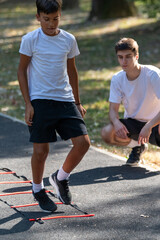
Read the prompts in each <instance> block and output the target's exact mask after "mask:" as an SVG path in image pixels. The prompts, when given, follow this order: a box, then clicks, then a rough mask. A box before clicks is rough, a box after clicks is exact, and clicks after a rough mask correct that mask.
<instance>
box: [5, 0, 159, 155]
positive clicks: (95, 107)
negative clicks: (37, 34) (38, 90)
mask: <svg viewBox="0 0 160 240" xmlns="http://www.w3.org/2000/svg"><path fill="white" fill-rule="evenodd" d="M89 9H90V1H89V0H88V1H85V0H82V3H81V7H80V9H78V10H74V11H64V12H62V21H61V28H63V29H65V30H67V31H69V32H71V33H73V34H74V35H75V36H76V38H77V41H78V45H79V48H80V52H81V55H80V56H79V57H77V59H76V63H77V68H78V72H79V80H80V93H81V101H82V103H83V105H84V107H85V108H86V109H87V114H86V117H85V121H86V125H87V128H88V132H89V135H90V138H91V141H92V144H94V145H96V146H99V147H105V148H107V149H109V150H110V151H112V152H115V153H119V154H122V155H126V154H127V152H125V150H122V149H120V148H113V147H109V146H107V145H105V144H103V143H102V141H101V137H100V130H101V128H102V127H103V126H104V125H105V124H106V123H107V122H108V107H109V103H108V96H109V86H110V80H111V78H112V76H113V74H114V73H115V72H116V71H118V70H120V68H119V66H118V63H117V59H116V56H115V52H114V45H115V43H116V41H118V40H119V38H121V37H124V36H127V37H133V38H135V39H136V40H137V41H138V43H139V46H140V63H143V64H153V65H156V66H157V67H160V57H159V55H160V23H159V22H158V21H157V20H156V19H153V18H150V19H147V18H141V17H137V18H125V19H113V20H106V21H94V22H87V21H86V19H87V16H88V11H89ZM35 11H36V9H35V6H34V2H33V0H32V1H31V0H28V1H27V4H23V1H15V0H12V1H6V3H4V4H2V3H1V4H0V36H1V37H0V111H1V112H2V113H4V114H8V115H10V116H13V117H16V118H18V119H21V120H24V102H23V99H22V96H21V93H20V90H19V86H18V81H17V74H16V72H17V67H18V62H19V53H18V50H19V45H20V41H21V37H22V36H23V35H24V34H25V33H27V32H29V31H32V30H33V29H36V28H37V27H38V26H39V25H38V23H37V21H36V20H35ZM120 114H121V116H123V107H121V113H120ZM151 150H154V148H153V147H151Z"/></svg>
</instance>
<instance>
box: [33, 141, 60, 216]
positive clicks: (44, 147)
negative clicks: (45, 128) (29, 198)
mask: <svg viewBox="0 0 160 240" xmlns="http://www.w3.org/2000/svg"><path fill="white" fill-rule="evenodd" d="M48 152H49V144H48V143H33V155H32V159H31V166H32V175H33V195H34V197H35V199H36V200H37V201H38V203H39V206H40V208H41V209H42V210H43V211H45V212H54V211H55V210H56V209H57V206H56V204H55V203H54V202H53V201H52V200H51V199H50V198H49V197H48V196H47V194H46V192H45V189H44V188H43V184H42V183H43V172H44V165H45V161H46V158H47V156H48ZM38 188H39V189H38ZM35 190H36V191H35ZM38 190H39V191H38Z"/></svg>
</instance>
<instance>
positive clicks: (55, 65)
mask: <svg viewBox="0 0 160 240" xmlns="http://www.w3.org/2000/svg"><path fill="white" fill-rule="evenodd" d="M59 30H60V32H59V34H58V35H56V36H48V35H46V34H44V33H43V31H42V29H41V28H38V29H36V30H34V31H32V32H30V33H28V34H26V35H25V36H23V38H22V42H21V46H20V50H19V52H20V53H21V54H24V55H27V56H30V57H31V62H30V64H29V67H28V71H27V75H28V86H29V94H30V99H31V100H33V99H53V100H57V101H68V102H71V101H74V96H73V92H72V87H71V85H70V84H69V77H68V74H67V59H68V58H73V57H75V56H77V55H79V49H78V45H77V42H76V39H75V37H74V36H73V35H72V34H70V33H68V32H66V31H64V30H62V29H59Z"/></svg>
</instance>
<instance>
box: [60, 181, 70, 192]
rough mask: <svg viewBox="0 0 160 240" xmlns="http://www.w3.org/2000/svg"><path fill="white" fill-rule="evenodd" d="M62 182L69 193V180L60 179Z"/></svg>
mask: <svg viewBox="0 0 160 240" xmlns="http://www.w3.org/2000/svg"><path fill="white" fill-rule="evenodd" d="M60 183H61V184H62V186H63V188H64V189H65V191H66V192H67V193H68V192H69V180H68V179H65V180H62V181H60Z"/></svg>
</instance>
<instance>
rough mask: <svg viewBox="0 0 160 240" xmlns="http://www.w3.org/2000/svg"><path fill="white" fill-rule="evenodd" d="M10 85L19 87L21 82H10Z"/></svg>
mask: <svg viewBox="0 0 160 240" xmlns="http://www.w3.org/2000/svg"><path fill="white" fill-rule="evenodd" d="M8 85H9V86H19V82H18V80H16V81H12V82H9V83H8Z"/></svg>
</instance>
